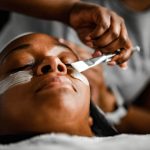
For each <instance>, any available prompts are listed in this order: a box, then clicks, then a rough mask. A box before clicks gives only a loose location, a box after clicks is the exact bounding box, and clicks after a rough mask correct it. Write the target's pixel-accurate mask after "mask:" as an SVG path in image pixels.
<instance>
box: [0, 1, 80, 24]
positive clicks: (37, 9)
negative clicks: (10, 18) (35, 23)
mask: <svg viewBox="0 0 150 150" xmlns="http://www.w3.org/2000/svg"><path fill="white" fill-rule="evenodd" d="M78 1H80V0H55V1H54V0H24V1H22V0H0V9H2V10H7V11H14V12H18V13H22V14H26V15H29V16H33V17H38V18H41V19H47V20H58V21H62V22H64V23H68V22H69V14H70V11H71V9H72V7H73V6H74V4H75V3H76V2H78Z"/></svg>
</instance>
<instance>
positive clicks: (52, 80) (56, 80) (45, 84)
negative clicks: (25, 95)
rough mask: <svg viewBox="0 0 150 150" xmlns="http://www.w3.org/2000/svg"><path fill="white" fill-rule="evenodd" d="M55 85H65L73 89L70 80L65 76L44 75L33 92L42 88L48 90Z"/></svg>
mask: <svg viewBox="0 0 150 150" xmlns="http://www.w3.org/2000/svg"><path fill="white" fill-rule="evenodd" d="M55 87H59V88H62V87H65V88H69V89H72V90H74V88H73V85H72V81H71V80H70V79H68V78H67V77H65V76H55V77H46V78H43V79H41V81H40V82H39V83H38V85H37V87H36V90H35V92H36V93H38V92H41V91H43V90H50V89H52V88H55Z"/></svg>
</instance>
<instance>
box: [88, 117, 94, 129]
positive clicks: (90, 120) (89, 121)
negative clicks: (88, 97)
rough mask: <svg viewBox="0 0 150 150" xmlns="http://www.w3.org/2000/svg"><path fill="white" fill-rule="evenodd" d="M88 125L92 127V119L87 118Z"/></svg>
mask: <svg viewBox="0 0 150 150" xmlns="http://www.w3.org/2000/svg"><path fill="white" fill-rule="evenodd" d="M88 123H89V126H90V127H91V126H92V125H93V118H92V117H91V116H89V119H88Z"/></svg>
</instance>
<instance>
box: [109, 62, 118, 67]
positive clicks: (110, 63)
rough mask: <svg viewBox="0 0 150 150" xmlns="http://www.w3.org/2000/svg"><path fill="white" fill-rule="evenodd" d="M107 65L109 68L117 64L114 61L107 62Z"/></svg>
mask: <svg viewBox="0 0 150 150" xmlns="http://www.w3.org/2000/svg"><path fill="white" fill-rule="evenodd" d="M107 64H108V65H111V66H115V65H116V64H117V63H116V62H115V61H109V62H107Z"/></svg>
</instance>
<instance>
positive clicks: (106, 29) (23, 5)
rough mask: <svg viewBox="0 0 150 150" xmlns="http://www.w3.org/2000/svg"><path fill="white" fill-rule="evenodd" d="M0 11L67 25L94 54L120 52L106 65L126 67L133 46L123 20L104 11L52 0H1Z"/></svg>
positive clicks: (84, 4) (113, 13) (72, 2)
mask: <svg viewBox="0 0 150 150" xmlns="http://www.w3.org/2000/svg"><path fill="white" fill-rule="evenodd" d="M0 8H1V9H2V10H7V11H15V12H18V13H22V14H26V15H29V16H33V17H38V18H41V19H47V20H57V21H61V22H63V23H66V24H68V25H70V26H71V27H72V28H74V29H75V31H76V32H77V33H78V36H79V37H80V39H81V41H83V42H84V43H85V44H87V45H88V46H90V47H92V48H94V49H95V50H96V52H97V51H99V52H101V53H104V54H106V53H113V52H115V51H116V50H117V49H122V51H121V53H120V55H118V56H116V57H114V58H113V59H112V61H111V62H110V63H109V64H111V65H115V64H119V65H120V66H121V67H126V66H127V60H128V59H129V57H130V56H131V53H132V52H131V47H132V44H131V41H130V38H129V37H128V33H127V29H126V27H125V23H124V20H123V18H121V17H120V16H118V15H117V14H116V13H115V12H113V11H111V10H108V9H107V8H104V7H102V6H99V5H96V4H92V3H87V2H80V1H79V0H69V1H68V0H63V1H62V0H57V1H56V2H55V3H54V1H53V0H44V1H43V0H38V1H37V0H32V1H30V0H26V1H20V0H13V1H10V0H0ZM39 10H40V11H39ZM96 52H95V53H96ZM96 54H97V53H96ZM98 55H100V53H98Z"/></svg>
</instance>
